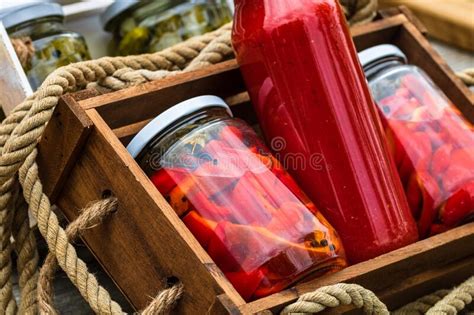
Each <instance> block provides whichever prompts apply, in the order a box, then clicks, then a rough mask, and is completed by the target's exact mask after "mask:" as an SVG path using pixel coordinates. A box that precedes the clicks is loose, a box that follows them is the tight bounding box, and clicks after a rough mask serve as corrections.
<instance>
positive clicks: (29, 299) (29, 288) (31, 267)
mask: <svg viewBox="0 0 474 315" xmlns="http://www.w3.org/2000/svg"><path fill="white" fill-rule="evenodd" d="M16 200H17V202H16V211H15V216H14V222H13V238H14V239H15V243H14V248H15V251H16V253H17V270H18V276H19V277H18V278H19V281H18V283H19V286H20V296H21V297H22V298H21V300H20V305H19V309H18V313H19V314H36V313H37V309H38V306H37V298H36V294H37V293H36V287H37V283H38V260H39V255H38V250H37V248H36V238H35V235H34V231H33V229H32V228H30V220H29V217H28V205H27V204H26V202H25V200H24V199H23V197H21V196H20V197H18V198H17V199H16Z"/></svg>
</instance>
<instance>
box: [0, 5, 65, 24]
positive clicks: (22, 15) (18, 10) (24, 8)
mask: <svg viewBox="0 0 474 315" xmlns="http://www.w3.org/2000/svg"><path fill="white" fill-rule="evenodd" d="M46 17H59V18H61V19H63V18H64V12H63V9H62V7H61V6H60V5H59V4H57V3H45V2H36V3H30V4H25V5H19V6H15V7H9V8H6V9H2V10H0V20H1V21H2V23H3V25H4V26H5V28H6V29H7V30H8V29H9V28H12V27H15V26H17V25H20V24H23V23H25V22H29V21H32V20H36V19H41V18H46Z"/></svg>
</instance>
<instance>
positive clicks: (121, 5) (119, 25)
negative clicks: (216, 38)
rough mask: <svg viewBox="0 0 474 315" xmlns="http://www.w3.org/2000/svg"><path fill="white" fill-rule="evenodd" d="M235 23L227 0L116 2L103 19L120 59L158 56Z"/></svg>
mask: <svg viewBox="0 0 474 315" xmlns="http://www.w3.org/2000/svg"><path fill="white" fill-rule="evenodd" d="M231 19H232V14H231V12H230V9H229V7H228V6H227V2H226V0H178V1H176V0H147V1H116V2H115V3H113V4H112V5H111V6H110V7H108V8H107V10H106V11H105V12H104V14H103V15H102V23H103V26H104V29H105V30H106V31H109V32H113V34H114V37H115V41H116V43H117V53H118V54H119V55H134V54H141V53H152V52H157V51H160V50H163V49H165V48H167V47H169V46H172V45H174V44H177V43H180V42H182V41H183V40H186V39H188V38H190V37H193V36H196V35H201V34H204V33H207V32H209V31H213V30H215V29H217V28H219V27H220V26H222V25H224V24H226V23H228V22H230V21H231Z"/></svg>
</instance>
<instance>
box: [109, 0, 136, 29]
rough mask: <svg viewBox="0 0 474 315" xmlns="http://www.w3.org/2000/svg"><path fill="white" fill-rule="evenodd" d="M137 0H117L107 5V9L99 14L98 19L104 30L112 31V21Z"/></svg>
mask: <svg viewBox="0 0 474 315" xmlns="http://www.w3.org/2000/svg"><path fill="white" fill-rule="evenodd" d="M138 3H139V1H138V0H118V1H115V2H114V3H112V4H111V5H109V6H108V7H107V9H106V10H105V11H104V13H102V15H101V16H100V21H101V23H102V27H103V28H104V30H106V31H108V32H112V31H113V28H114V27H113V25H114V24H113V21H114V20H115V19H116V18H117V17H119V16H120V15H121V14H122V13H124V12H125V11H127V10H128V9H130V8H131V7H133V6H135V5H137V4H138Z"/></svg>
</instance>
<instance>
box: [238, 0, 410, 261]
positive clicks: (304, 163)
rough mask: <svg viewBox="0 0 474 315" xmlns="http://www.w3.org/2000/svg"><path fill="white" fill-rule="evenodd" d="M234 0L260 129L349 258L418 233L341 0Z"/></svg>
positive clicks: (377, 250) (364, 257)
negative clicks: (333, 232) (322, 215)
mask: <svg viewBox="0 0 474 315" xmlns="http://www.w3.org/2000/svg"><path fill="white" fill-rule="evenodd" d="M235 3H236V8H235V22H234V29H233V36H232V41H233V45H234V48H235V50H236V54H237V60H238V61H239V64H240V66H241V72H242V74H243V77H244V80H245V83H246V85H247V88H248V91H249V94H250V97H251V100H252V103H253V105H254V108H255V110H256V112H257V116H258V118H259V123H260V125H261V127H262V130H263V132H264V134H265V136H266V139H267V141H268V143H272V144H279V145H272V149H273V151H274V152H275V154H278V157H279V158H280V160H281V161H282V162H283V163H284V164H285V166H287V168H288V169H289V171H290V173H291V174H292V175H294V177H295V179H296V180H297V182H298V183H299V184H300V185H301V187H302V188H303V189H304V190H305V192H306V193H307V194H308V196H309V197H310V198H311V199H312V200H313V201H314V202H315V203H316V205H317V206H318V207H319V208H320V210H321V212H322V213H323V214H324V215H325V217H326V218H327V219H328V220H329V222H330V223H331V224H332V225H333V226H334V227H335V228H336V230H337V231H338V233H339V235H340V236H341V239H342V241H343V244H344V247H345V249H346V253H347V256H348V259H349V261H350V262H351V263H356V262H360V261H363V260H367V259H370V258H373V257H376V256H378V255H380V254H383V253H386V252H388V251H391V250H394V249H397V248H399V247H402V246H405V245H407V244H410V243H412V242H414V241H416V240H417V238H418V236H417V231H416V224H415V222H414V220H413V218H412V217H411V213H410V210H409V208H408V204H407V200H406V198H405V196H404V193H403V188H402V186H401V183H400V180H399V179H398V178H397V174H396V169H395V165H394V163H393V161H392V160H391V157H390V155H389V151H388V148H387V145H386V143H385V141H384V139H383V136H382V135H383V133H382V128H381V123H380V119H379V117H378V116H377V109H376V107H375V105H374V103H373V101H372V99H371V97H370V92H369V89H368V87H367V84H366V81H365V78H364V74H363V72H362V69H361V67H360V65H359V62H358V60H357V54H356V51H355V48H354V44H353V42H352V40H351V37H350V34H349V31H348V28H347V25H346V22H345V18H344V16H343V13H342V10H341V7H340V5H339V4H338V2H337V1H336V0H293V1H287V0H237V1H235ZM282 142H283V143H284V145H280V144H281V143H282ZM295 160H297V161H298V163H295Z"/></svg>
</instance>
